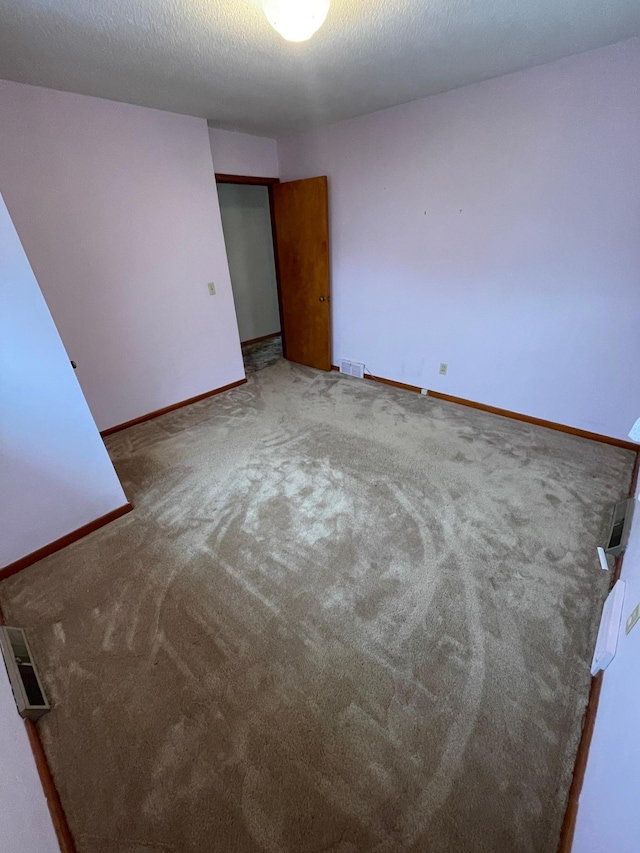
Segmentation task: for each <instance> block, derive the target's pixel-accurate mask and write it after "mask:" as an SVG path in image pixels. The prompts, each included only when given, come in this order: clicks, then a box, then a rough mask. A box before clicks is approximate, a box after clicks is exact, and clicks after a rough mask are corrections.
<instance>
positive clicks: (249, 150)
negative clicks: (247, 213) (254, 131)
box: [209, 127, 278, 178]
mask: <svg viewBox="0 0 640 853" xmlns="http://www.w3.org/2000/svg"><path fill="white" fill-rule="evenodd" d="M209 140H210V143H211V153H212V155H213V163H214V166H215V170H216V172H220V173H221V174H223V175H244V176H252V177H258V178H277V177H278V148H277V143H276V140H275V139H269V138H268V137H266V136H251V135H250V134H248V133H235V132H234V131H230V130H218V129H217V128H214V127H210V128H209Z"/></svg>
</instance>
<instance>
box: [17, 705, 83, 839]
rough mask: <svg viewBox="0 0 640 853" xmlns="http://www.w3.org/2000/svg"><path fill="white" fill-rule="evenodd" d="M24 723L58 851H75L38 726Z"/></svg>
mask: <svg viewBox="0 0 640 853" xmlns="http://www.w3.org/2000/svg"><path fill="white" fill-rule="evenodd" d="M24 725H25V728H26V730H27V736H28V738H29V743H30V744H31V751H32V752H33V757H34V759H35V762H36V768H37V770H38V776H39V777H40V783H41V785H42V789H43V791H44V795H45V797H46V800H47V805H48V806H49V814H50V815H51V822H52V823H53V828H54V830H55V833H56V836H57V838H58V844H59V845H60V853H76V845H75V843H74V841H73V836H72V835H71V830H70V829H69V824H68V823H67V816H66V815H65V813H64V809H63V808H62V802H61V801H60V795H59V794H58V789H57V788H56V784H55V782H54V781H53V774H52V773H51V768H50V767H49V762H48V761H47V756H46V753H45V751H44V746H43V745H42V739H41V738H40V732H39V731H38V727H37V725H36V724H35V723H34V722H32V720H25V721H24Z"/></svg>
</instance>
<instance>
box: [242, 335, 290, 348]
mask: <svg viewBox="0 0 640 853" xmlns="http://www.w3.org/2000/svg"><path fill="white" fill-rule="evenodd" d="M281 337H282V332H272V333H271V334H270V335H263V336H262V337H261V338H251V340H250V341H241V342H240V346H242V347H250V346H251V344H261V343H262V341H268V340H270V339H271V338H281Z"/></svg>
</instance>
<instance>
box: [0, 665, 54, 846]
mask: <svg viewBox="0 0 640 853" xmlns="http://www.w3.org/2000/svg"><path fill="white" fill-rule="evenodd" d="M0 765H1V766H2V772H1V773H0V849H2V850H3V851H7V853H13V851H15V853H36V851H37V853H59V851H60V847H59V846H58V842H57V841H56V836H55V833H54V831H53V825H52V823H51V818H50V817H49V810H48V808H47V801H46V800H45V798H44V792H43V790H42V786H41V784H40V779H39V778H38V773H37V771H36V766H35V762H34V760H33V754H32V752H31V747H30V746H29V740H28V738H27V733H26V731H25V728H24V723H23V722H22V720H21V719H20V717H19V716H18V712H17V711H16V705H15V702H14V699H13V693H12V692H11V685H10V684H9V679H8V677H7V671H6V669H5V667H4V663H3V662H2V661H1V660H0Z"/></svg>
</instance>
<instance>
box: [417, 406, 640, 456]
mask: <svg viewBox="0 0 640 853" xmlns="http://www.w3.org/2000/svg"><path fill="white" fill-rule="evenodd" d="M429 396H430V397H434V398H435V399H436V400H445V401H446V402H448V403H457V404H458V405H460V406H469V407H470V408H472V409H479V410H480V411H482V412H489V413H490V414H492V415H502V417H503V418H511V419H512V420H514V421H523V422H524V423H527V424H533V425H534V426H542V427H546V428H547V429H553V430H556V432H565V433H567V434H569V435H577V436H578V437H579V438H588V439H590V440H591V441H599V442H601V443H602V444H611V445H613V446H614V447H622V448H624V450H633V451H634V452H635V453H637V452H638V449H639V448H638V445H637V444H634V442H632V441H625V440H624V439H622V438H613V436H610V435H601V434H600V433H598V432H588V431H587V430H584V429H577V427H570V426H565V424H557V423H555V421H545V420H543V419H542V418H534V417H531V416H530V415H522V414H520V413H519V412H511V411H509V409H499V408H498V407H497V406H487V405H485V404H484V403H476V402H474V401H473V400H466V399H465V398H464V397H452V396H451V395H450V394H441V393H440V392H439V391H429Z"/></svg>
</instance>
